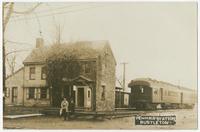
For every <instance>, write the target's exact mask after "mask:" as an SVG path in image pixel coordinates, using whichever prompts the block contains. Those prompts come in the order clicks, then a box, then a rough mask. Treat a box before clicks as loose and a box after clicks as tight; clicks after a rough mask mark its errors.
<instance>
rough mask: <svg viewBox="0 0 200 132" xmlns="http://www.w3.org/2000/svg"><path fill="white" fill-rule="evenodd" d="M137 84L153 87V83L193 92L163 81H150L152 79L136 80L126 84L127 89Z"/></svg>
mask: <svg viewBox="0 0 200 132" xmlns="http://www.w3.org/2000/svg"><path fill="white" fill-rule="evenodd" d="M137 82H147V83H149V85H154V84H155V83H158V84H160V85H168V86H172V87H175V88H178V89H182V90H188V91H195V90H194V89H190V88H186V87H183V86H178V85H174V84H171V83H168V82H164V81H158V80H156V79H152V78H136V79H134V80H131V82H130V83H129V84H128V86H129V87H132V86H133V85H135V84H137Z"/></svg>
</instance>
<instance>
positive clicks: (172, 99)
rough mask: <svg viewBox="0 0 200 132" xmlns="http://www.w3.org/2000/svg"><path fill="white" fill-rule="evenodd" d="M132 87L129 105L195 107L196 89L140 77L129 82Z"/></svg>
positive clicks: (142, 107) (146, 107)
mask: <svg viewBox="0 0 200 132" xmlns="http://www.w3.org/2000/svg"><path fill="white" fill-rule="evenodd" d="M128 87H129V88H131V93H130V97H129V107H134V108H136V109H177V108H193V107H194V105H195V102H196V97H197V95H196V93H197V92H196V91H195V90H192V89H189V88H185V87H181V86H178V85H173V84H170V83H167V82H163V81H157V80H155V79H151V78H138V79H134V80H131V81H130V83H129V84H128Z"/></svg>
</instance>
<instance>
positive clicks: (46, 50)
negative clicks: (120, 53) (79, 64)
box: [23, 40, 114, 64]
mask: <svg viewBox="0 0 200 132" xmlns="http://www.w3.org/2000/svg"><path fill="white" fill-rule="evenodd" d="M106 46H108V47H109V48H110V46H109V43H108V41H103V40H102V41H78V42H74V43H64V44H55V45H51V46H44V47H41V48H35V49H33V50H32V52H31V53H30V54H29V55H28V56H27V57H26V58H25V60H24V61H23V63H24V64H30V63H45V61H46V59H48V57H51V56H62V55H71V54H74V55H76V57H77V59H94V58H97V57H98V56H99V55H100V54H101V52H102V51H103V50H104V48H105V47H106ZM111 52H112V50H111ZM112 55H113V54H112ZM113 58H114V56H113Z"/></svg>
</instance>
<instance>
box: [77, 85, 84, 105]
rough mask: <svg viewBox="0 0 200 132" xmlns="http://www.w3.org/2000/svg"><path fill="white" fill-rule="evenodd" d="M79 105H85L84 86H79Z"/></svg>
mask: <svg viewBox="0 0 200 132" xmlns="http://www.w3.org/2000/svg"><path fill="white" fill-rule="evenodd" d="M77 105H78V107H84V88H78V91H77Z"/></svg>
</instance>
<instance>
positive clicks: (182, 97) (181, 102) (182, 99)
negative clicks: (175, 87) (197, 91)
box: [181, 93, 183, 104]
mask: <svg viewBox="0 0 200 132" xmlns="http://www.w3.org/2000/svg"><path fill="white" fill-rule="evenodd" d="M182 103H183V93H181V104H182Z"/></svg>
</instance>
